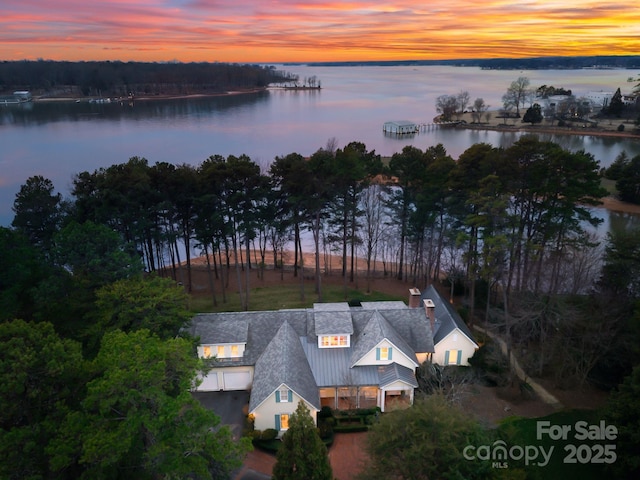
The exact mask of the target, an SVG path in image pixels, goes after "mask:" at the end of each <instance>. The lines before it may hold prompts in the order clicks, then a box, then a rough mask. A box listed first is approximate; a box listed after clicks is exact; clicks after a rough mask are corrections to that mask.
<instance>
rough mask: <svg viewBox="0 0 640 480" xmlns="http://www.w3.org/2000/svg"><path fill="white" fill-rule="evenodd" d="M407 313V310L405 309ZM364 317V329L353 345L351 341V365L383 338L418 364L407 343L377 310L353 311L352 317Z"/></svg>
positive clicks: (413, 352)
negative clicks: (365, 319)
mask: <svg viewBox="0 0 640 480" xmlns="http://www.w3.org/2000/svg"><path fill="white" fill-rule="evenodd" d="M407 311H409V309H407ZM358 315H364V316H365V317H368V321H367V322H366V325H365V326H364V328H363V329H362V330H361V331H360V332H359V334H357V335H356V338H355V345H354V342H353V341H352V345H354V346H353V348H352V350H353V351H352V353H351V364H352V365H353V364H355V363H356V362H358V360H360V359H361V358H362V357H363V356H365V355H366V354H367V353H369V352H370V351H371V349H373V348H374V347H375V346H376V345H378V344H379V343H380V342H381V341H382V340H384V339H385V338H386V339H387V340H388V341H389V342H391V343H392V344H393V345H395V346H396V348H399V349H400V350H401V351H402V352H403V353H404V354H405V355H406V356H407V357H408V358H410V359H411V360H413V361H414V362H416V364H417V363H418V359H417V358H416V355H415V351H414V350H412V349H411V347H409V345H408V344H407V342H406V341H405V340H404V339H403V338H402V337H401V336H400V335H399V334H398V332H397V331H396V330H395V329H394V328H393V327H392V326H391V325H390V324H389V322H388V321H387V320H386V319H385V318H384V317H383V316H382V314H381V313H380V312H379V311H377V310H359V311H357V310H356V311H354V312H353V316H354V317H356V316H358Z"/></svg>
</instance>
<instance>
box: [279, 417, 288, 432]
mask: <svg viewBox="0 0 640 480" xmlns="http://www.w3.org/2000/svg"><path fill="white" fill-rule="evenodd" d="M288 428H289V415H287V414H286V413H284V414H282V415H280V430H287V429H288Z"/></svg>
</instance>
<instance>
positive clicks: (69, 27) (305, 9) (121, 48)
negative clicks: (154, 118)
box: [0, 0, 640, 63]
mask: <svg viewBox="0 0 640 480" xmlns="http://www.w3.org/2000/svg"><path fill="white" fill-rule="evenodd" d="M600 54H605V55H629V54H632V55H638V54H640V8H639V7H638V4H637V3H635V1H629V0H627V1H622V0H613V1H609V0H596V1H593V0H580V1H578V0H570V1H569V0H567V1H559V0H517V1H513V0H509V1H503V0H398V1H395V2H386V1H365V0H351V1H337V0H335V1H326V0H307V1H295V0H279V1H278V0H276V1H270V0H111V1H96V0H2V6H1V7H0V60H22V59H29V60H35V59H40V58H41V59H46V60H73V61H76V60H122V61H129V60H137V61H170V60H178V61H182V62H190V61H208V62H209V61H220V62H264V63H279V62H310V61H342V60H399V59H454V58H496V57H536V56H550V55H563V56H569V55H600Z"/></svg>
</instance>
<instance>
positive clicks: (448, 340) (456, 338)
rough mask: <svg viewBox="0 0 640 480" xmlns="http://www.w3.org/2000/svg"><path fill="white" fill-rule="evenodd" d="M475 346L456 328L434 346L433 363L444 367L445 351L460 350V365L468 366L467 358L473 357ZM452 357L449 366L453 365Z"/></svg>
mask: <svg viewBox="0 0 640 480" xmlns="http://www.w3.org/2000/svg"><path fill="white" fill-rule="evenodd" d="M476 348H477V347H476V345H475V344H474V343H473V342H472V341H471V340H469V339H468V338H467V337H466V336H465V335H464V334H463V333H462V332H461V331H460V330H458V329H457V328H456V329H455V330H453V331H452V332H451V333H450V334H449V335H447V336H446V337H444V338H443V339H442V340H440V342H438V344H436V345H435V353H434V354H433V363H437V364H438V365H445V356H446V352H447V351H452V350H456V351H457V350H461V351H462V354H461V359H460V365H464V366H468V365H469V361H468V360H469V358H471V357H472V356H473V354H474V353H475V351H476ZM456 358H457V356H456V357H454V356H452V357H451V359H450V360H449V364H450V365H451V364H455V359H456Z"/></svg>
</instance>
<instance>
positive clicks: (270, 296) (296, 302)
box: [190, 281, 405, 313]
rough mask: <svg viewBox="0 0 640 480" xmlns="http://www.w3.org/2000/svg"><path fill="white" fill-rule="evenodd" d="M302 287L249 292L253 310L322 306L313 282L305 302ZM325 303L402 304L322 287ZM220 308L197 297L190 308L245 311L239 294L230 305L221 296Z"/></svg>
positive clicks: (231, 298)
mask: <svg viewBox="0 0 640 480" xmlns="http://www.w3.org/2000/svg"><path fill="white" fill-rule="evenodd" d="M301 290H302V287H301V286H300V285H291V284H287V285H277V286H269V287H256V288H252V289H251V290H250V292H249V310H254V311H256V310H280V309H291V308H309V307H312V306H313V304H314V303H316V302H318V295H317V294H316V293H315V292H314V284H313V282H312V281H305V283H304V299H303V298H302V295H301ZM322 290H323V292H322V301H323V302H350V303H354V302H358V301H365V302H377V301H389V300H401V301H404V300H405V299H404V298H399V297H398V296H394V295H389V294H386V293H382V292H371V293H365V292H364V291H361V290H357V289H353V288H347V289H346V292H345V288H344V287H342V286H337V285H326V286H323V287H322ZM216 296H217V300H218V305H217V306H214V305H213V300H212V298H211V296H209V295H207V296H205V295H197V296H193V297H192V298H191V305H190V308H191V310H192V311H193V312H196V313H202V312H240V311H242V307H241V302H240V295H238V293H237V290H236V291H229V292H227V302H226V303H223V302H222V295H221V294H220V293H219V292H218V293H217V295H216Z"/></svg>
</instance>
